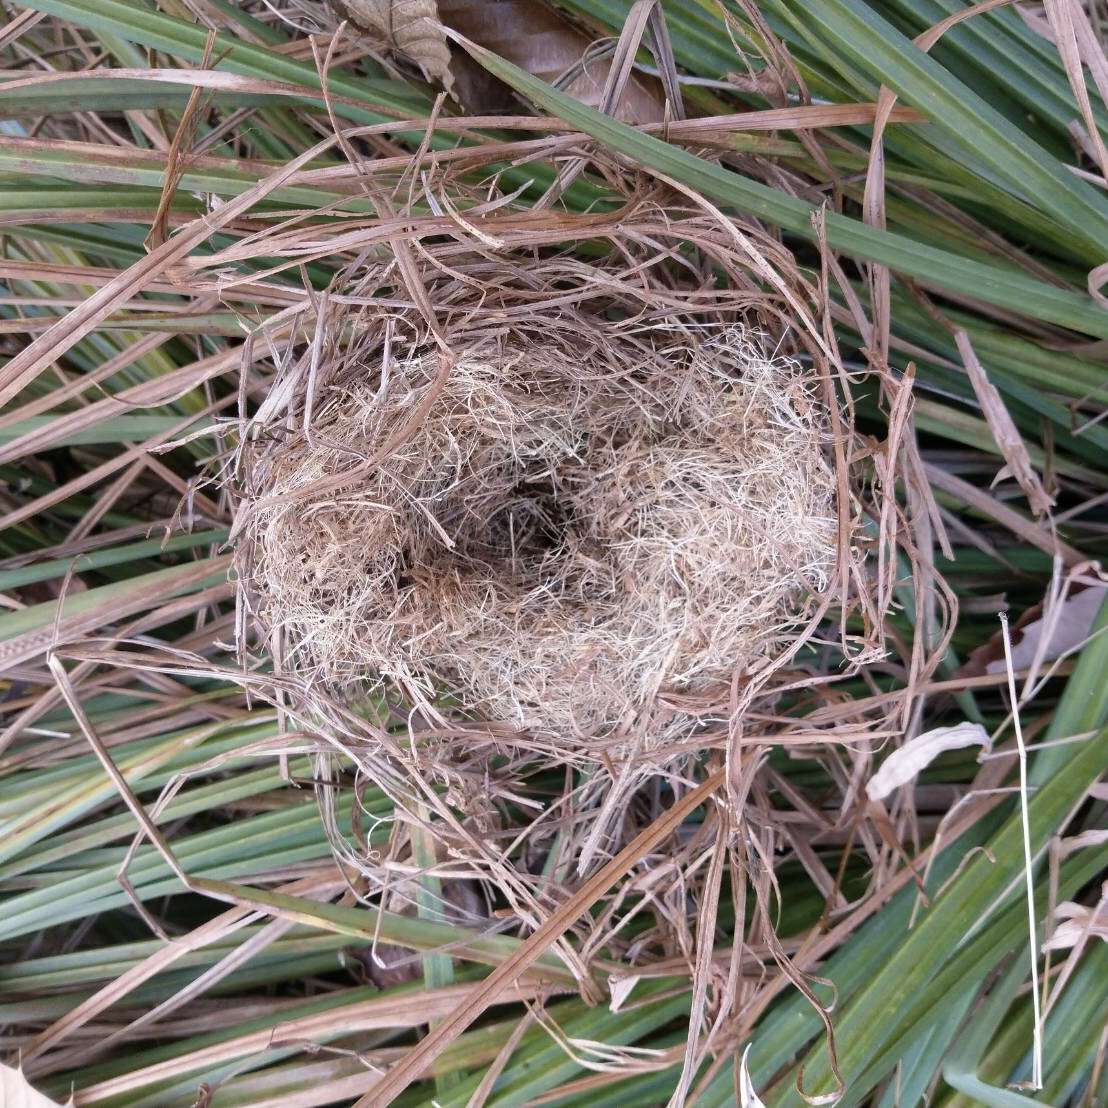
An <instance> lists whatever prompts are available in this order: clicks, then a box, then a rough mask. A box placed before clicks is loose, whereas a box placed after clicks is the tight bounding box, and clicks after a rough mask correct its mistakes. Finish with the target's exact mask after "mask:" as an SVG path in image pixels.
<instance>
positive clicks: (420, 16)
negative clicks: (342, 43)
mask: <svg viewBox="0 0 1108 1108" xmlns="http://www.w3.org/2000/svg"><path fill="white" fill-rule="evenodd" d="M331 4H332V7H334V9H335V11H336V12H337V13H338V14H339V16H340V17H341V18H343V19H348V20H349V21H350V22H351V23H353V24H354V25H355V26H357V27H359V28H360V29H361V30H363V31H368V32H369V34H370V35H372V36H373V37H374V38H379V39H380V40H381V42H382V43H383V45H384V47H385V49H387V50H388V51H389V52H390V53H392V54H397V55H399V56H400V57H403V58H407V59H408V60H409V61H412V62H415V64H416V65H418V66H419V68H420V69H421V70H423V72H424V74H426V76H427V77H428V78H431V79H434V80H439V81H441V82H442V84H443V87H444V88H445V89H446V90H447V91H448V92H449V91H450V89H451V87H452V86H453V84H454V77H453V74H452V73H451V71H450V48H449V47H448V46H447V45H446V36H445V35H444V34H443V33H442V27H441V26H440V24H439V11H438V8H437V7H436V5H435V0H331Z"/></svg>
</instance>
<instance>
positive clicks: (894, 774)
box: [866, 723, 989, 800]
mask: <svg viewBox="0 0 1108 1108" xmlns="http://www.w3.org/2000/svg"><path fill="white" fill-rule="evenodd" d="M988 745H989V733H988V732H987V731H986V730H985V728H984V727H982V726H981V724H979V723H957V724H955V725H954V726H953V727H936V728H935V729H934V730H933V731H925V732H924V733H923V734H922V735H917V736H916V737H915V738H914V739H912V740H911V742H907V743H905V744H904V745H903V746H902V747H901V748H900V749H899V750H894V751H893V752H892V754H890V755H889V756H888V757H887V758H886V759H885V761H884V762H882V763H881V768H880V769H879V770H878V771H877V772H876V773H875V774H874V775H873V776H872V777H871V778H870V779H869V781H867V782H866V794H867V795H868V796H869V798H870V800H883V799H884V798H885V797H886V796H888V795H889V793H891V792H892V791H893V790H894V789H897V788H899V787H900V786H901V785H905V784H907V783H908V782H909V781H911V780H912V779H913V778H914V777H915V776H916V774H917V773H919V772H920V770H922V769H924V768H925V767H926V766H928V765H930V764H931V762H933V761H934V760H935V759H936V758H937V757H938V756H939V755H940V754H942V753H943V752H944V751H946V750H958V749H960V748H961V747H964V746H984V747H988Z"/></svg>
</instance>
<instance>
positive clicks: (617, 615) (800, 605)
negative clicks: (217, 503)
mask: <svg viewBox="0 0 1108 1108" xmlns="http://www.w3.org/2000/svg"><path fill="white" fill-rule="evenodd" d="M582 223H583V224H584V226H583V227H582V229H581V230H580V231H579V232H578V237H580V238H586V237H587V238H588V239H589V240H590V241H592V242H594V243H600V244H601V245H602V249H596V250H595V251H594V253H595V255H596V258H597V260H596V261H594V262H593V263H591V264H589V263H586V262H582V261H581V260H580V257H579V255H578V256H573V257H571V256H570V255H568V254H567V253H563V252H561V251H558V250H554V251H544V250H543V249H542V246H541V244H540V243H537V242H536V241H535V240H536V238H538V237H539V236H538V235H537V234H536V232H535V231H534V230H533V228H532V226H530V225H529V224H528V223H527V222H526V221H521V222H520V223H519V224H518V226H513V225H510V226H509V227H507V228H505V227H504V226H502V225H501V226H498V234H497V237H496V239H495V240H493V238H492V236H491V235H489V234H487V233H483V232H481V231H478V230H476V229H474V228H473V227H471V226H470V225H468V224H466V225H459V223H454V224H453V225H450V224H449V222H448V223H447V227H448V229H449V234H448V235H447V236H445V237H443V221H441V220H438V221H435V220H428V225H427V226H425V227H424V228H423V229H422V230H421V232H420V235H418V236H415V242H416V244H417V245H418V246H419V249H418V250H413V249H411V248H410V246H409V245H408V244H405V245H404V247H403V248H402V250H401V252H400V254H394V253H392V252H391V251H389V252H386V253H385V254H384V255H383V256H382V258H381V260H380V261H378V262H375V263H372V264H371V265H369V266H365V265H363V266H362V267H361V269H360V270H359V271H358V272H357V273H356V275H355V274H352V275H351V280H350V283H349V284H348V286H347V288H346V289H344V290H343V293H342V295H338V294H334V295H333V296H332V297H331V299H330V300H329V301H328V303H327V304H326V306H325V310H321V313H320V318H319V320H318V326H319V327H320V331H319V332H318V333H317V334H316V336H315V339H314V342H313V343H312V345H311V350H310V352H308V351H306V353H305V358H304V360H303V364H301V365H300V366H299V369H298V370H297V372H295V373H292V372H290V374H289V375H288V377H287V378H286V379H285V381H284V382H282V383H275V384H274V386H273V389H272V391H271V395H274V394H276V393H278V392H281V390H282V389H283V390H284V391H283V394H282V395H283V396H284V401H283V404H284V410H283V411H281V412H280V415H279V418H272V417H270V418H266V416H265V413H263V414H262V417H260V418H259V419H258V420H255V422H254V425H253V427H252V428H251V432H250V434H249V435H247V436H246V437H245V440H244V444H243V446H242V448H241V453H240V457H239V459H238V467H237V473H238V477H237V488H238V492H239V496H240V503H239V512H238V518H237V523H236V538H235V550H236V561H237V569H238V574H239V577H240V579H241V581H242V585H243V591H244V595H245V596H246V598H247V601H248V604H249V605H250V607H251V609H252V612H253V615H254V616H255V618H256V620H257V622H258V624H259V625H260V627H261V629H262V631H263V632H264V634H265V635H266V636H267V637H268V641H270V642H274V641H279V642H280V643H281V654H282V659H281V662H282V665H283V667H284V669H285V671H291V672H294V673H296V674H298V675H299V676H300V677H301V678H302V680H303V681H304V682H305V685H306V687H308V688H315V689H319V690H326V692H327V693H328V694H330V695H336V694H337V695H340V696H341V697H343V698H345V699H347V700H357V699H359V698H366V697H378V696H380V695H381V694H386V695H393V694H399V698H400V699H401V700H402V701H403V702H405V703H407V704H408V705H415V706H417V707H419V708H420V709H421V710H422V713H423V715H424V717H425V718H427V717H428V716H429V717H430V718H432V719H433V718H439V719H442V718H443V715H442V713H444V712H447V708H446V705H448V704H449V705H450V709H449V710H450V711H451V712H453V713H454V714H455V715H456V716H457V715H460V716H461V717H463V718H465V719H467V720H469V721H487V722H489V723H491V724H495V725H496V726H497V727H498V728H499V729H500V730H501V731H503V730H505V729H508V730H518V731H520V732H527V733H531V734H533V735H538V736H547V737H548V738H551V739H553V740H556V742H557V743H558V744H560V745H562V746H563V747H564V748H566V749H570V748H577V749H580V750H590V749H593V748H594V747H596V746H597V744H600V745H604V746H605V748H606V749H607V750H609V751H610V750H611V749H613V743H615V744H619V743H620V742H631V741H632V740H633V741H634V744H635V749H636V750H638V751H658V752H664V751H665V749H666V747H667V743H668V742H671V741H673V740H674V739H675V738H676V737H678V736H680V735H682V734H685V733H689V732H691V731H692V730H694V729H695V728H696V727H697V725H698V722H700V721H702V720H703V719H704V717H705V713H706V712H710V711H712V710H717V711H718V710H719V707H720V705H721V704H722V705H726V704H727V703H728V701H729V691H728V690H730V689H732V687H733V685H734V681H735V677H736V675H737V674H738V675H742V674H749V673H752V672H756V671H757V670H759V669H760V668H764V667H765V666H766V665H767V664H769V663H771V662H772V661H773V660H774V659H775V658H779V657H781V656H782V655H783V654H784V653H787V652H788V651H789V649H790V646H791V645H792V644H794V643H795V641H796V639H797V636H798V633H799V632H798V629H799V628H801V627H802V626H804V625H805V622H806V620H807V619H808V617H809V616H810V615H811V612H812V610H813V607H814V605H815V603H816V602H817V600H818V598H819V597H820V596H821V595H823V594H824V593H825V591H826V590H827V588H828V583H829V581H830V580H831V578H832V576H833V571H834V567H835V562H836V550H837V544H838V542H839V535H840V533H841V532H840V527H841V522H842V519H841V517H842V516H843V509H844V505H841V504H839V503H838V499H837V487H838V486H837V482H836V472H835V467H834V464H833V458H832V449H831V436H832V428H833V426H834V425H837V421H838V420H839V419H840V417H841V414H842V413H840V412H838V411H837V410H836V411H833V410H832V408H831V407H830V405H833V404H834V403H835V402H834V401H833V400H832V399H830V398H831V397H832V395H833V394H832V390H831V389H830V387H829V386H828V382H827V380H826V370H825V369H823V368H821V364H822V362H821V355H820V354H819V351H818V345H819V344H818V339H817V338H814V337H813V336H814V333H815V332H814V328H813V327H811V326H810V325H809V326H808V327H807V328H806V327H805V326H804V325H803V324H802V323H800V322H798V319H797V311H798V305H799V310H800V311H801V314H803V311H804V305H803V303H802V302H800V301H798V300H797V299H796V298H795V296H794V294H793V292H791V291H789V290H788V289H787V288H786V286H785V285H784V284H783V283H782V282H781V280H780V278H777V279H776V280H775V281H774V282H771V283H770V291H769V292H767V282H766V281H765V279H764V274H763V273H762V272H759V271H761V270H763V268H764V267H765V266H767V265H768V266H771V267H772V269H773V272H774V273H775V274H781V273H783V272H784V273H788V267H789V265H790V262H789V259H787V257H786V256H784V252H783V251H781V250H780V247H778V246H777V244H775V243H773V242H772V240H768V239H767V240H766V241H764V242H759V243H757V244H755V243H754V242H753V241H752V240H751V239H749V238H747V237H746V236H738V238H736V236H735V235H734V233H733V232H732V231H731V230H730V229H729V228H726V227H720V226H717V225H714V224H713V223H712V222H711V221H706V220H701V219H697V218H690V219H689V220H687V221H684V223H682V222H681V221H677V222H672V221H668V220H663V219H661V218H660V217H657V216H655V215H653V214H652V213H650V212H649V211H647V212H646V213H645V214H642V213H640V215H639V218H638V219H637V220H636V219H634V218H630V217H627V216H626V214H625V216H624V218H623V219H621V220H620V221H618V222H617V221H615V220H610V221H608V222H607V223H602V224H601V225H600V226H599V227H598V226H597V223H598V221H597V220H592V221H591V222H590V221H588V220H582ZM598 232H599V233H598ZM436 233H437V235H438V237H437V238H436V237H433V236H434V235H436ZM560 235H561V237H562V238H563V239H568V238H572V237H573V230H572V228H569V229H567V228H565V227H563V228H561V229H560ZM547 237H549V236H547ZM411 241H412V240H408V242H411ZM690 243H691V244H692V246H691V248H690V246H689V245H688V244H690ZM775 252H776V254H777V256H774V254H775ZM774 285H776V286H777V288H774V287H773V286H774ZM782 290H783V291H782ZM394 699H395V698H394Z"/></svg>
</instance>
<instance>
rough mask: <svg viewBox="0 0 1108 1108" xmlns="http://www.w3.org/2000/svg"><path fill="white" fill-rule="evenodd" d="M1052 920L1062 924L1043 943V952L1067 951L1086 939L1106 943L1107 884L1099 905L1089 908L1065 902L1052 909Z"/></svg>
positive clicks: (1107, 936)
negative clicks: (1060, 921) (1059, 921)
mask: <svg viewBox="0 0 1108 1108" xmlns="http://www.w3.org/2000/svg"><path fill="white" fill-rule="evenodd" d="M1054 918H1055V919H1060V920H1062V921H1063V922H1062V923H1060V924H1058V926H1057V927H1056V928H1055V929H1054V934H1053V935H1051V936H1050V938H1049V939H1048V940H1047V941H1046V942H1045V943H1043V950H1044V951H1046V950H1068V949H1069V948H1070V947H1073V946H1077V944H1078V943H1081V942H1084V941H1085V940H1086V939H1094V938H1095V939H1103V940H1104V942H1106V943H1108V883H1105V885H1104V895H1103V896H1101V898H1100V903H1099V904H1097V905H1096V906H1095V907H1093V908H1090V907H1088V906H1087V905H1085V904H1074V903H1073V902H1072V901H1066V902H1065V903H1064V904H1059V905H1058V907H1057V908H1055V909H1054Z"/></svg>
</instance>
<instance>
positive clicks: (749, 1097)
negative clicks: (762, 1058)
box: [739, 1043, 766, 1108]
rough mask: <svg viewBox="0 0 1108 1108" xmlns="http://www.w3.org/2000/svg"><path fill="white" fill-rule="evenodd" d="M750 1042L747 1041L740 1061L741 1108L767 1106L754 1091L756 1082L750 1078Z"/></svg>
mask: <svg viewBox="0 0 1108 1108" xmlns="http://www.w3.org/2000/svg"><path fill="white" fill-rule="evenodd" d="M750 1046H751V1044H750V1043H747V1045H746V1050H744V1051H743V1057H742V1061H741V1062H740V1063H739V1105H740V1108H766V1106H765V1104H764V1103H763V1102H762V1101H761V1099H760V1098H759V1096H758V1094H757V1093H756V1092H755V1091H754V1082H753V1081H751V1080H750V1070H749V1069H748V1068H747V1064H746V1056H747V1055H748V1054H749V1053H750Z"/></svg>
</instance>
